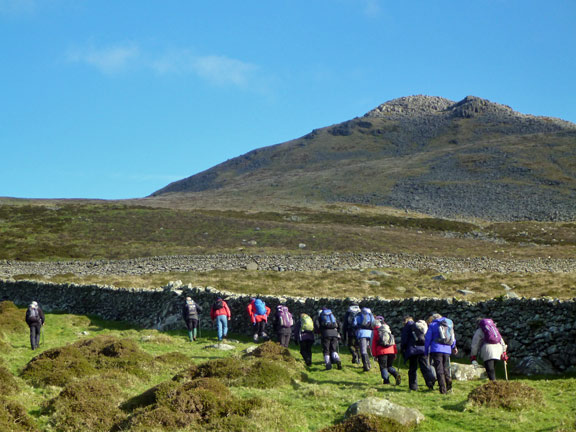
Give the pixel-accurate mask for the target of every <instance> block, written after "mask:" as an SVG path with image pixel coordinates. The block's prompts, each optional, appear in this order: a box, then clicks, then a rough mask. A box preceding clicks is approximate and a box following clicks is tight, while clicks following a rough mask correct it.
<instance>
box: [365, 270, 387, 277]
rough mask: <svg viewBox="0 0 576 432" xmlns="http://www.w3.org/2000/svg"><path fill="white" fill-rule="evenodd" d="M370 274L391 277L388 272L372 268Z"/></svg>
mask: <svg viewBox="0 0 576 432" xmlns="http://www.w3.org/2000/svg"><path fill="white" fill-rule="evenodd" d="M370 274H371V275H374V276H383V277H392V275H391V274H390V273H386V272H383V271H380V270H372V271H371V272H370Z"/></svg>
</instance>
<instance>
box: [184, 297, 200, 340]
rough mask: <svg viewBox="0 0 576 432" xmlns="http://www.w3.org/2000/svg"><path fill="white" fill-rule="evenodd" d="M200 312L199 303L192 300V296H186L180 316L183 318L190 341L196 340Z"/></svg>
mask: <svg viewBox="0 0 576 432" xmlns="http://www.w3.org/2000/svg"><path fill="white" fill-rule="evenodd" d="M200 313H202V308H201V307H200V305H199V304H198V303H196V302H195V301H194V300H192V297H186V303H185V304H184V306H183V307H182V318H184V322H185V323H186V328H187V329H188V338H189V339H190V342H192V341H195V340H196V336H197V333H198V324H199V322H200V318H199V314H200Z"/></svg>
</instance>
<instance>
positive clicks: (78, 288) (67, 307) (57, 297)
mask: <svg viewBox="0 0 576 432" xmlns="http://www.w3.org/2000/svg"><path fill="white" fill-rule="evenodd" d="M187 295H190V296H191V297H193V298H194V299H195V300H196V301H197V302H198V303H199V304H200V305H201V307H202V308H203V310H204V313H203V314H202V315H203V317H202V325H203V327H204V328H206V327H207V326H209V325H210V319H209V310H210V306H211V305H212V303H213V302H214V301H215V300H216V299H217V298H218V297H222V298H224V299H226V300H227V302H228V305H229V306H230V309H231V312H232V321H231V332H233V333H246V334H248V333H249V332H250V323H249V320H248V316H247V313H246V306H247V305H248V303H249V301H250V295H239V294H235V293H231V292H226V291H218V290H216V289H214V288H211V287H194V286H192V285H182V283H181V282H179V281H178V282H172V283H170V284H169V285H167V286H166V287H163V288H157V289H140V288H116V287H112V286H98V285H76V284H53V283H43V282H34V281H14V280H0V301H2V300H11V301H13V302H14V303H16V304H17V305H20V306H25V305H27V304H29V303H30V302H31V301H32V300H36V301H38V302H39V303H40V305H41V306H42V307H43V308H44V310H45V311H62V312H67V313H74V314H86V315H95V316H98V317H100V318H103V319H106V320H119V321H126V322H129V323H132V324H135V325H138V326H141V327H145V328H155V329H159V330H168V329H175V328H183V322H182V320H181V315H180V314H181V307H182V304H183V302H184V297H185V296H187ZM261 298H262V299H263V300H264V301H265V302H266V304H267V305H268V306H270V308H271V309H272V310H274V308H275V306H276V305H278V304H280V303H282V304H286V305H287V306H288V307H289V308H290V310H291V312H292V313H293V314H294V316H295V317H297V316H299V314H300V313H308V314H311V315H313V314H315V313H316V312H317V311H318V310H319V309H320V308H321V307H323V306H325V307H329V308H331V309H332V310H333V311H334V312H335V314H336V316H337V317H339V318H341V317H343V316H344V314H345V312H346V310H347V308H348V306H349V305H350V304H353V303H360V304H361V305H363V306H367V307H369V308H371V309H372V311H373V312H374V313H375V314H376V315H382V316H384V317H385V319H386V321H387V322H388V324H390V326H391V328H392V329H393V330H394V332H395V334H396V336H397V338H398V339H399V336H400V329H401V327H402V320H403V317H404V316H405V315H412V316H413V317H415V318H416V319H419V318H426V317H428V316H429V315H430V314H431V313H433V312H438V313H440V314H442V315H444V316H447V317H450V318H451V319H452V320H453V321H454V323H455V331H456V335H457V338H458V347H459V349H460V351H461V352H462V353H463V354H468V353H469V351H470V342H471V339H472V335H473V332H474V330H475V319H476V318H477V317H479V316H483V317H491V318H493V319H494V320H495V321H496V322H497V323H498V326H499V328H500V331H501V333H502V335H503V337H504V339H505V340H506V342H507V343H508V347H509V349H508V350H509V353H510V354H511V356H512V357H513V358H514V359H516V360H517V362H520V360H522V362H524V364H527V365H536V366H537V369H536V371H543V372H549V371H552V370H556V371H560V372H562V371H566V370H574V369H575V368H576V343H575V341H576V299H573V300H565V301H561V300H552V299H514V298H510V299H503V300H489V301H483V302H469V301H463V300H455V299H435V298H411V299H402V300H388V299H383V298H380V297H367V298H364V299H354V298H346V299H336V298H318V297H310V298H303V297H275V296H262V297H261ZM47 325H49V323H47ZM536 366H534V367H536ZM538 368H539V369H538ZM547 369H548V370H547Z"/></svg>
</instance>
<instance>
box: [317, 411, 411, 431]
mask: <svg viewBox="0 0 576 432" xmlns="http://www.w3.org/2000/svg"><path fill="white" fill-rule="evenodd" d="M409 430H411V428H408V427H406V426H403V425H402V424H400V423H398V422H397V421H395V420H392V419H386V418H383V417H379V416H376V415H366V414H358V415H355V416H352V417H350V418H348V419H346V420H344V421H343V422H342V423H340V424H337V425H334V426H330V427H327V428H324V429H322V430H321V431H320V432H408V431H409Z"/></svg>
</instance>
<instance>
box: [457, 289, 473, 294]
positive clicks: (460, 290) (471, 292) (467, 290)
mask: <svg viewBox="0 0 576 432" xmlns="http://www.w3.org/2000/svg"><path fill="white" fill-rule="evenodd" d="M458 292H459V293H460V294H464V295H472V294H476V292H474V291H472V290H469V289H459V290H458Z"/></svg>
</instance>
